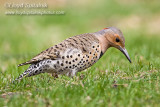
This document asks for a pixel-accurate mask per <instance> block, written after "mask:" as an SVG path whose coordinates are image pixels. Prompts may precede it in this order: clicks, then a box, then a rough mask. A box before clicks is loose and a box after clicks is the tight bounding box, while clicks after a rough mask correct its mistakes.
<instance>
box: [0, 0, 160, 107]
mask: <svg viewBox="0 0 160 107" xmlns="http://www.w3.org/2000/svg"><path fill="white" fill-rule="evenodd" d="M158 3H159V1H158V0H157V1H156V0H155V1H154V2H150V1H145V2H144V0H142V1H141V2H138V1H136V2H132V3H130V4H129V5H128V4H126V1H125V0H123V2H118V0H108V1H103V2H101V3H99V2H97V1H96V0H95V2H94V3H93V4H92V3H91V4H84V5H82V4H77V5H73V4H72V5H66V6H64V7H63V8H62V9H63V10H65V11H66V14H65V15H62V16H2V17H1V18H0V23H1V24H0V29H1V34H0V106H1V107H2V106H11V107H12V106H14V107H17V106H36V107H39V106H43V107H44V106H57V107H60V106H69V107H72V106H73V107H75V106H78V107H83V106H86V107H88V106H109V107H113V106H118V107H119V106H121V107H124V106H128V107H131V106H134V107H142V106H148V107H150V106H155V107H159V106H160V73H159V72H160V49H159V46H160V42H159V41H160V37H159V33H160V30H157V27H159V25H158V23H157V24H154V22H155V21H156V22H157V21H158V20H156V19H157V17H160V16H159V12H160V10H159V8H158V7H159V6H158ZM107 26H117V27H119V28H120V29H121V30H122V31H123V33H124V35H125V39H126V49H127V50H128V53H129V55H130V57H131V60H132V64H130V63H129V61H128V60H127V59H126V58H125V56H124V55H123V54H122V53H121V52H120V51H118V50H117V49H115V48H110V49H109V50H108V51H107V52H106V53H105V54H104V56H103V57H102V58H101V59H100V60H99V61H98V62H97V63H96V64H95V65H94V66H92V67H91V68H89V69H87V70H85V71H83V72H80V73H78V75H77V77H75V78H69V77H66V76H60V77H59V78H57V79H55V78H54V77H52V76H51V75H50V74H41V75H37V76H34V77H30V78H25V79H23V80H22V81H21V82H17V83H15V84H11V81H12V80H13V79H14V78H16V77H18V75H19V74H21V73H22V72H24V70H25V69H27V67H28V66H23V67H20V68H18V67H17V65H18V64H20V63H22V62H25V61H27V60H29V59H31V58H32V57H33V56H35V55H36V54H38V53H39V52H41V51H43V50H44V49H47V48H48V47H50V46H52V45H55V44H57V43H59V42H60V41H62V40H64V39H65V38H68V37H70V36H73V35H77V34H82V33H87V32H95V31H98V30H101V29H103V28H104V27H107ZM153 31H154V32H153Z"/></svg>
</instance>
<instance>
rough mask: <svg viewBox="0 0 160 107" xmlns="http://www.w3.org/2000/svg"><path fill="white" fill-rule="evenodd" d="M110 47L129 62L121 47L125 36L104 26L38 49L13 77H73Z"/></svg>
mask: <svg viewBox="0 0 160 107" xmlns="http://www.w3.org/2000/svg"><path fill="white" fill-rule="evenodd" d="M110 47H115V48H117V49H119V50H120V51H121V52H122V53H123V54H124V55H125V56H126V58H127V59H128V60H129V62H131V60H130V57H129V55H128V52H127V50H126V49H125V39H124V36H123V34H122V32H121V31H120V30H119V29H118V28H116V27H108V28H105V29H103V30H100V31H98V32H95V33H86V34H81V35H77V36H73V37H70V38H68V39H66V40H64V41H62V42H61V43H59V44H57V45H54V46H52V47H50V48H48V49H46V50H45V51H42V52H41V53H40V54H38V55H37V56H35V57H33V58H32V59H31V60H29V61H27V62H25V63H22V64H19V65H18V66H22V65H27V64H31V65H30V66H29V68H28V69H27V70H26V71H25V72H24V73H23V74H21V75H20V76H19V77H18V78H17V79H16V80H20V79H22V78H23V77H30V76H34V75H37V74H40V73H56V74H57V75H59V74H65V75H67V76H71V77H73V76H75V75H76V73H77V72H80V71H82V70H84V69H86V68H88V67H90V66H92V65H93V64H94V63H96V62H97V61H98V60H99V59H100V58H101V56H102V55H103V54H104V53H105V52H106V50H107V49H108V48H110Z"/></svg>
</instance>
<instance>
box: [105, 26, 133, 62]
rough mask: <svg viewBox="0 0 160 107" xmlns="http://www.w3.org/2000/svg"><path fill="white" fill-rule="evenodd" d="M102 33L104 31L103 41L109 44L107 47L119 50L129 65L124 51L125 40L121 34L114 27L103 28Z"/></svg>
mask: <svg viewBox="0 0 160 107" xmlns="http://www.w3.org/2000/svg"><path fill="white" fill-rule="evenodd" d="M103 31H104V36H105V39H106V40H107V42H108V44H109V47H115V48H117V49H119V50H120V51H121V52H122V53H123V54H124V55H125V56H126V58H127V59H128V60H129V62H130V63H131V59H130V57H129V54H128V52H127V50H126V49H125V39H124V36H123V34H122V32H121V31H120V30H119V29H118V28H116V27H108V28H105V29H104V30H103Z"/></svg>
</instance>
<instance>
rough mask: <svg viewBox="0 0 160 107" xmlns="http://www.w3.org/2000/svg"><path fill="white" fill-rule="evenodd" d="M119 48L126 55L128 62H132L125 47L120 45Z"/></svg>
mask: <svg viewBox="0 0 160 107" xmlns="http://www.w3.org/2000/svg"><path fill="white" fill-rule="evenodd" d="M119 50H120V51H121V52H122V53H123V54H124V55H125V56H126V58H127V59H128V60H129V62H130V63H132V61H131V59H130V57H129V54H128V52H127V50H126V49H125V48H122V47H120V49H119Z"/></svg>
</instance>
